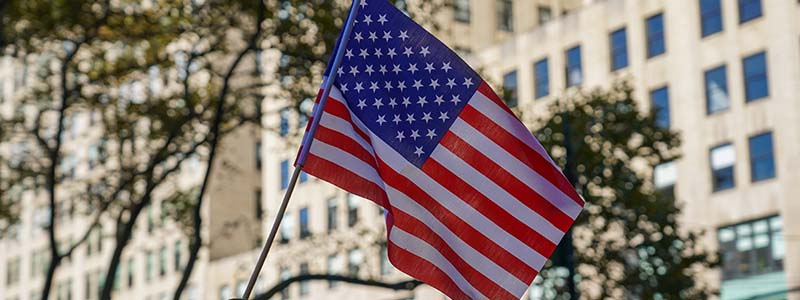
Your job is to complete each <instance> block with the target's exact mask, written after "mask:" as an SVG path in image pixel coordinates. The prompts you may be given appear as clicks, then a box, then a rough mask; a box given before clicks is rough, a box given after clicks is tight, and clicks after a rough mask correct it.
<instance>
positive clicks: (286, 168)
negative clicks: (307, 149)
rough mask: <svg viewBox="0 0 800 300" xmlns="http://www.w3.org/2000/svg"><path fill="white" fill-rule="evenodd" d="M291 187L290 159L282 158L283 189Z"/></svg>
mask: <svg viewBox="0 0 800 300" xmlns="http://www.w3.org/2000/svg"><path fill="white" fill-rule="evenodd" d="M288 187H289V161H288V160H285V159H284V160H282V161H281V189H284V190H285V189H286V188H288Z"/></svg>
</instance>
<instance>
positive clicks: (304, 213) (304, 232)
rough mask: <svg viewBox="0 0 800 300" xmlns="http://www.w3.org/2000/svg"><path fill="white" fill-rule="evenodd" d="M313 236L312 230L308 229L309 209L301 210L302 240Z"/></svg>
mask: <svg viewBox="0 0 800 300" xmlns="http://www.w3.org/2000/svg"><path fill="white" fill-rule="evenodd" d="M309 236H311V229H309V228H308V207H304V208H301V209H300V238H301V239H304V238H307V237H309Z"/></svg>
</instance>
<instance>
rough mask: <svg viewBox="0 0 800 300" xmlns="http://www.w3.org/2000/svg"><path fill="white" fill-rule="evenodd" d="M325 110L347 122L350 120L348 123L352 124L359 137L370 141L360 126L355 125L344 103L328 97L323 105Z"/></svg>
mask: <svg viewBox="0 0 800 300" xmlns="http://www.w3.org/2000/svg"><path fill="white" fill-rule="evenodd" d="M325 112H326V113H329V114H331V115H334V116H337V117H339V118H342V119H345V120H347V122H350V124H352V125H353V130H355V131H356V133H357V134H358V135H360V136H361V138H363V139H364V140H365V141H367V142H369V141H370V139H369V136H368V135H367V134H366V133H364V131H362V130H361V128H358V126H356V125H355V122H353V118H352V117H351V116H350V110H349V109H348V108H347V106H345V105H344V103H342V102H339V101H337V100H335V99H333V98H331V99H329V101H328V104H327V105H325Z"/></svg>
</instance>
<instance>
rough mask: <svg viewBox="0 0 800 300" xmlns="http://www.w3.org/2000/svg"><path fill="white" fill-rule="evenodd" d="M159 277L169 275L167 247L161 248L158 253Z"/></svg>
mask: <svg viewBox="0 0 800 300" xmlns="http://www.w3.org/2000/svg"><path fill="white" fill-rule="evenodd" d="M158 275H159V276H161V277H164V276H165V275H167V247H161V250H159V251H158Z"/></svg>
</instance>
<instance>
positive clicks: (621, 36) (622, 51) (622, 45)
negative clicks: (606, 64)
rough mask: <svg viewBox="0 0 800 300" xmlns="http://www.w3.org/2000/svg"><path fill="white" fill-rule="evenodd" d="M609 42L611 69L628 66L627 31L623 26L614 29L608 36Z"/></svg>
mask: <svg viewBox="0 0 800 300" xmlns="http://www.w3.org/2000/svg"><path fill="white" fill-rule="evenodd" d="M609 41H610V44H611V71H616V70H619V69H622V68H625V67H627V66H628V33H627V32H626V31H625V28H622V29H619V30H617V31H614V32H612V33H611V35H610V36H609Z"/></svg>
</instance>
